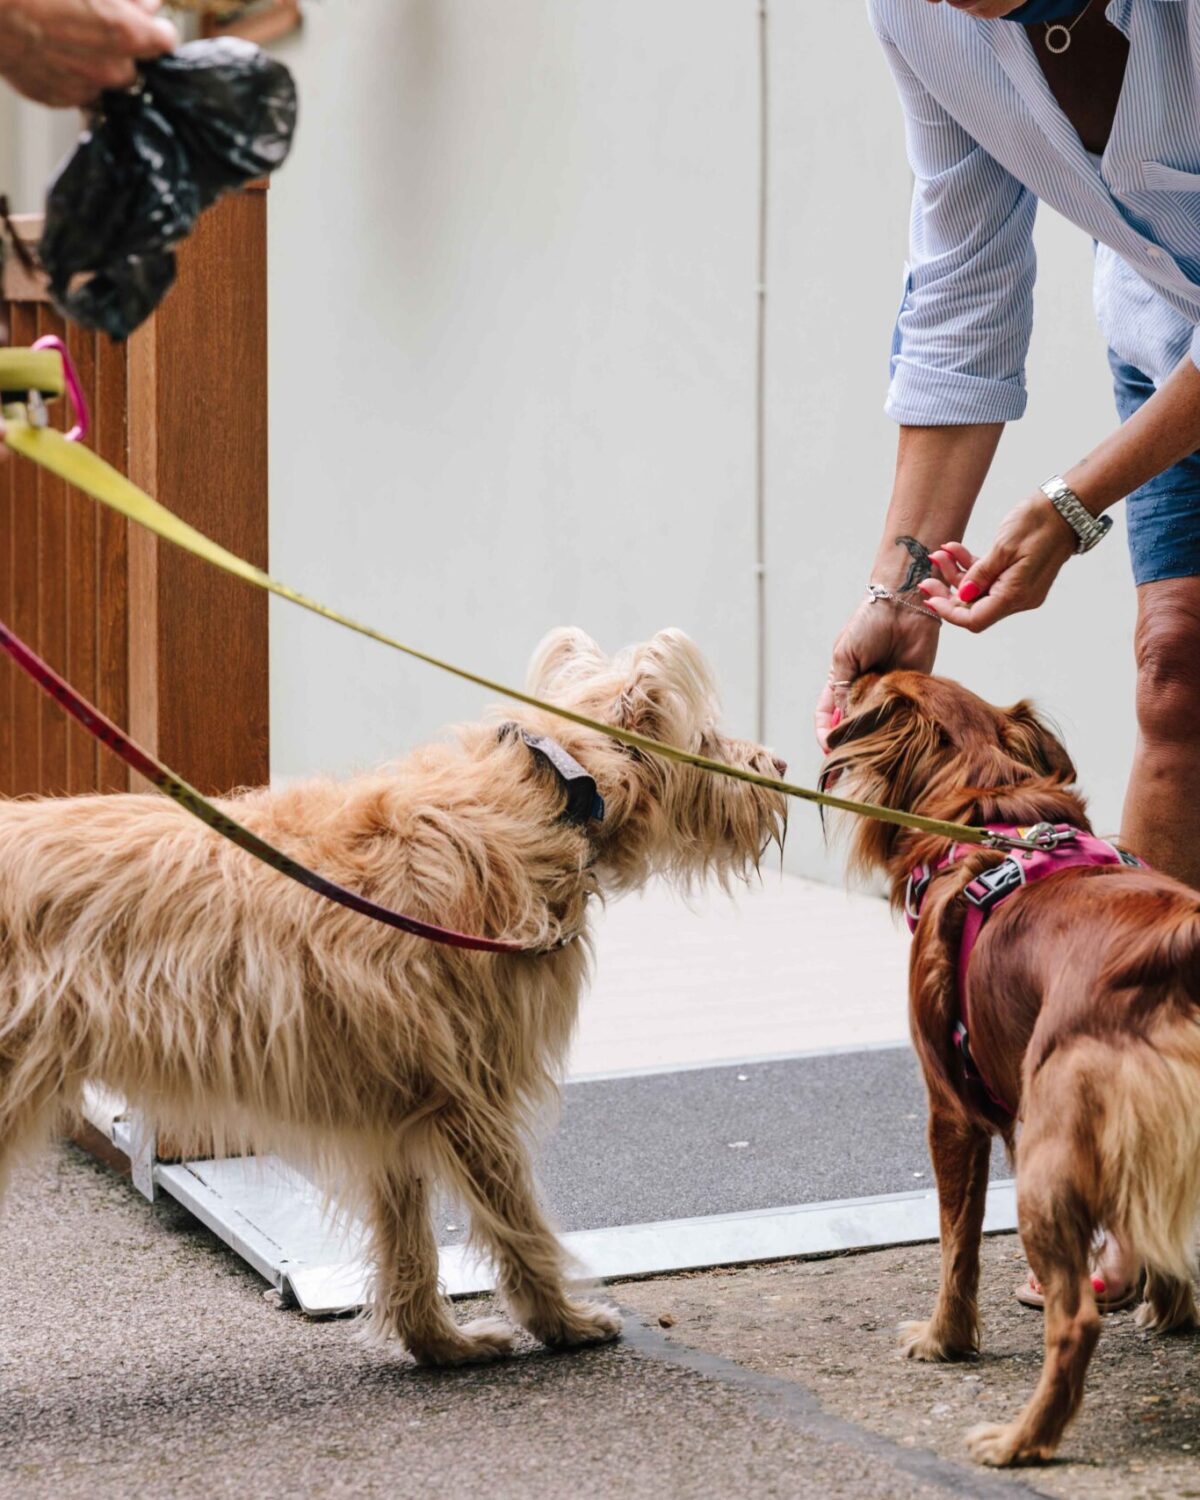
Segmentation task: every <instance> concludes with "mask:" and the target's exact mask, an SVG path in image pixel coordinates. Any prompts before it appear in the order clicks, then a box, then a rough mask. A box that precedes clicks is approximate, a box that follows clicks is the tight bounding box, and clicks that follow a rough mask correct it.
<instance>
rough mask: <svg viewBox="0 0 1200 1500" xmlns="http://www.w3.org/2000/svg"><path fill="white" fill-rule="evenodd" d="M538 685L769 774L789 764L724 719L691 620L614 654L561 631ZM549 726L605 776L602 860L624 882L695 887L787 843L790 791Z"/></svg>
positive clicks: (573, 703)
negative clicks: (688, 631) (724, 726)
mask: <svg viewBox="0 0 1200 1500" xmlns="http://www.w3.org/2000/svg"><path fill="white" fill-rule="evenodd" d="M529 688H530V691H531V692H532V693H533V694H534V695H536V696H537V697H539V698H545V699H548V700H549V701H550V702H554V703H561V704H562V705H563V706H564V707H566V708H571V709H574V710H576V712H578V713H581V714H586V715H587V717H588V718H592V719H598V720H600V721H601V722H602V723H606V724H613V725H616V726H617V727H619V728H621V729H629V730H632V731H633V732H634V733H636V734H640V735H644V736H646V738H648V739H652V740H659V741H661V742H663V743H664V744H669V745H677V746H679V747H680V748H681V749H684V750H691V751H695V752H698V753H699V754H701V755H705V756H708V757H709V758H710V759H712V760H719V761H722V762H724V763H725V764H727V765H732V766H738V767H741V768H742V769H745V770H752V771H759V772H761V773H763V774H764V775H767V776H781V775H782V774H783V772H784V771H785V770H786V769H787V767H786V765H785V764H784V762H783V761H780V760H778V759H777V758H776V757H775V756H774V755H772V754H771V752H770V751H769V750H766V749H764V748H763V747H762V746H761V745H755V744H752V743H750V742H749V741H747V740H737V739H733V738H731V737H730V736H728V735H726V734H724V733H722V731H721V730H720V729H719V728H718V724H717V721H718V718H719V713H720V707H719V704H718V701H717V693H716V687H715V684H714V682H713V678H712V673H711V672H710V670H709V667H708V664H707V663H706V662H705V660H704V658H703V657H702V656H701V654H700V652H699V650H698V649H697V647H696V645H695V644H694V642H692V641H691V640H690V639H689V638H688V637H687V636H686V635H685V634H684V633H683V631H682V630H662V631H659V633H658V634H657V635H656V636H655V637H654V639H653V640H651V641H648V642H647V643H646V644H645V645H642V646H633V647H631V648H629V649H628V650H626V651H621V652H619V653H618V654H617V655H616V656H612V657H610V656H607V655H606V654H605V653H604V652H603V651H601V649H600V648H599V646H597V645H596V643H595V641H593V640H592V639H591V638H590V637H589V636H587V635H585V634H584V633H583V631H581V630H557V631H555V632H554V633H553V634H552V635H550V636H548V637H547V638H546V639H545V640H544V641H543V642H542V644H541V646H540V647H539V648H538V651H537V654H536V655H535V657H534V660H533V663H532V665H531V667H530V671H529ZM538 728H539V729H540V730H541V731H542V732H544V733H547V734H551V735H553V736H554V737H555V738H557V739H560V740H562V741H563V743H564V744H566V745H567V746H568V747H569V748H570V749H571V750H572V753H573V754H575V755H577V757H578V759H579V760H580V761H582V763H583V764H584V765H585V766H586V767H587V769H588V770H589V771H590V772H591V773H592V775H593V776H594V777H595V778H596V781H597V783H598V785H599V787H600V790H601V792H602V793H603V795H604V798H605V801H606V804H607V812H606V815H605V820H604V823H603V824H601V825H600V827H599V828H598V829H597V831H596V838H597V849H598V859H597V869H598V872H599V873H600V874H601V875H602V876H603V877H604V878H605V884H607V885H609V886H610V887H611V888H613V889H623V888H629V887H633V886H636V885H640V884H641V883H642V882H643V881H644V880H645V879H646V878H647V877H648V876H649V875H651V874H665V875H668V876H671V877H673V878H675V879H677V880H679V881H681V882H682V883H683V884H685V885H687V884H689V883H690V882H691V881H693V880H695V879H700V878H703V877H704V876H706V875H709V874H713V875H716V876H717V877H718V878H719V879H722V880H724V879H726V878H727V877H729V876H731V875H736V876H740V877H745V876H746V875H748V874H749V873H750V872H751V871H752V870H754V869H755V868H757V866H758V863H759V861H760V859H761V858H762V855H763V852H764V850H765V849H766V846H767V845H768V844H769V843H770V842H772V841H774V842H776V843H779V844H780V845H781V846H782V842H783V836H784V831H785V828H786V822H787V808H786V801H785V799H784V797H783V796H782V795H781V794H780V793H777V792H773V791H770V790H768V789H766V788H763V787H756V786H753V785H750V784H748V783H746V782H741V781H735V780H734V779H733V778H732V777H728V776H719V775H715V774H713V773H712V772H708V771H702V770H699V769H697V768H696V767H694V766H686V765H679V764H677V763H675V762H673V761H667V760H663V759H661V758H660V757H658V756H656V755H653V754H649V753H643V752H641V751H638V750H637V749H629V748H627V747H625V746H623V745H620V744H618V743H617V742H616V741H614V740H609V739H606V738H604V737H602V736H601V735H599V734H596V733H594V732H592V731H581V730H578V729H574V728H573V727H572V726H571V725H570V724H569V723H567V722H564V721H561V720H553V719H550V718H544V719H540V720H539V722H538Z"/></svg>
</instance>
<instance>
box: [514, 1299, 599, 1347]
mask: <svg viewBox="0 0 1200 1500" xmlns="http://www.w3.org/2000/svg"><path fill="white" fill-rule="evenodd" d="M531 1332H534V1333H536V1334H537V1337H538V1338H540V1339H541V1341H542V1342H543V1343H544V1344H545V1345H547V1347H548V1348H551V1349H582V1348H583V1347H584V1346H585V1345H587V1344H607V1343H608V1342H609V1340H610V1339H615V1338H616V1337H617V1336H618V1335H619V1334H620V1332H621V1314H620V1313H619V1312H618V1311H617V1310H616V1308H615V1307H609V1306H608V1305H607V1304H606V1303H603V1302H568V1303H567V1305H566V1311H565V1315H564V1316H563V1317H562V1318H560V1319H558V1321H557V1322H555V1323H554V1324H552V1325H548V1326H547V1325H543V1326H541V1327H538V1328H536V1329H532V1330H531Z"/></svg>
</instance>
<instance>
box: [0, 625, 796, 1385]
mask: <svg viewBox="0 0 1200 1500" xmlns="http://www.w3.org/2000/svg"><path fill="white" fill-rule="evenodd" d="M531 689H532V691H533V692H534V693H535V694H537V695H538V696H541V697H546V698H551V699H553V700H556V701H557V702H559V703H561V704H563V705H565V706H567V707H570V708H573V709H575V710H577V711H579V712H581V713H583V714H586V715H588V716H589V717H592V718H595V719H600V720H602V721H604V722H607V723H613V724H617V725H621V726H623V727H625V728H627V729H632V730H637V731H638V732H640V733H642V734H644V735H648V736H650V737H651V738H655V739H661V740H666V741H669V742H672V743H675V744H678V745H682V746H685V747H687V748H690V749H693V750H700V751H704V752H705V753H707V754H709V755H711V756H715V757H716V758H718V759H721V760H724V761H727V762H730V763H732V764H734V765H736V766H740V767H743V768H747V769H751V768H753V769H758V770H763V771H766V772H768V773H772V772H776V771H778V770H779V766H780V763H779V762H776V761H774V760H773V758H772V757H771V756H770V754H769V752H767V751H766V750H763V749H761V748H760V747H759V746H757V745H752V744H748V743H746V742H744V741H740V740H734V739H730V738H728V737H726V736H724V735H722V734H721V733H720V732H719V731H718V729H717V705H716V696H715V692H714V688H713V684H712V679H711V677H710V675H709V672H708V669H707V667H706V666H705V664H704V661H703V659H702V657H701V656H700V653H699V652H698V651H697V649H696V647H695V646H694V645H693V644H692V642H691V641H689V640H688V638H687V637H686V636H685V635H683V634H682V633H681V632H680V631H663V632H662V633H661V634H659V635H657V636H655V638H654V639H653V640H652V641H650V642H649V643H648V644H646V645H644V646H639V647H636V648H634V649H633V650H630V651H626V652H624V653H622V654H621V655H619V656H616V657H609V656H606V655H605V654H604V653H603V652H602V651H601V650H600V649H599V648H598V647H597V646H596V645H595V644H594V642H592V641H590V640H589V639H588V638H587V636H585V635H583V634H582V632H580V631H569V630H566V631H559V632H557V633H556V634H555V635H553V636H551V637H550V638H549V639H548V640H547V641H546V642H545V643H544V644H543V646H542V648H541V650H540V652H539V653H538V656H537V657H536V659H535V661H534V664H533V668H532V672H531ZM514 717H516V718H519V720H520V722H521V724H522V725H524V726H525V727H526V728H527V729H528V730H530V731H532V732H534V733H536V734H539V735H549V736H552V737H555V738H557V739H558V741H559V742H560V744H561V745H562V746H563V747H564V748H565V749H566V750H567V751H568V752H569V754H570V755H571V756H573V757H574V758H575V760H576V761H577V762H579V763H580V764H581V765H582V766H583V767H584V769H585V770H586V771H587V772H589V773H590V774H591V776H592V777H593V778H594V780H595V782H596V785H597V787H598V789H599V791H600V793H601V794H602V796H603V798H604V802H605V811H604V816H603V819H602V820H600V821H597V820H595V819H594V818H593V819H592V820H590V821H589V820H588V819H587V816H586V812H591V811H593V809H594V804H593V802H592V799H591V796H590V795H589V797H588V799H587V809H586V812H585V815H584V818H583V820H582V821H581V820H580V819H579V818H568V817H567V816H565V811H566V800H567V799H566V793H565V791H564V785H563V784H561V783H560V780H559V778H558V777H557V776H556V774H555V773H554V771H553V769H552V768H551V766H550V765H549V764H547V762H546V761H545V759H544V758H542V757H540V756H537V755H535V754H534V753H532V751H531V750H530V748H529V746H528V745H527V744H526V743H525V742H524V741H523V740H522V737H521V736H520V735H519V734H517V733H515V732H510V731H507V730H501V731H498V729H497V725H496V724H495V723H494V722H493V723H491V724H478V725H472V726H470V727H468V728H465V729H462V730H460V731H459V733H458V735H457V737H456V738H455V740H454V741H453V742H451V743H443V744H437V745H433V746H430V747H428V748H425V749H422V750H418V751H416V752H415V753H414V754H413V755H411V756H410V757H409V758H408V759H407V760H405V761H403V762H401V763H400V764H398V765H396V766H393V767H391V768H388V769H385V770H383V771H379V772H375V773H372V774H369V775H364V776H360V777H358V778H356V779H354V780H351V781H348V782H344V783H338V782H333V781H314V782H308V783H304V784H302V785H297V786H291V787H287V788H284V789H282V790H277V791H273V790H270V789H264V790H262V791H254V792H247V793H245V794H243V795H241V796H239V797H237V798H235V799H231V800H230V802H229V803H228V806H229V808H230V810H231V812H232V813H233V815H234V816H235V817H237V818H238V819H240V820H241V821H243V822H244V823H246V824H248V825H249V826H250V827H251V828H253V829H254V830H255V831H257V832H259V833H261V834H262V835H264V836H265V837H266V838H267V839H269V840H271V841H272V842H274V843H275V844H276V845H277V846H278V847H280V848H282V849H284V850H286V851H288V852H289V853H291V854H293V855H295V856H297V857H298V858H299V859H301V860H303V861H306V862H307V863H309V864H311V865H313V866H315V867H316V868H317V869H318V870H320V871H322V872H323V873H325V874H328V875H329V876H331V877H332V878H333V879H334V880H337V881H338V882H340V883H342V884H344V885H347V886H349V887H351V888H352V889H354V890H356V891H360V892H362V893H363V894H365V895H368V896H370V897H371V898H372V899H374V900H375V901H377V902H380V903H382V904H384V905H387V906H390V907H392V908H395V909H399V910H401V911H404V912H408V913H409V914H411V915H413V916H417V917H422V918H424V919H425V920H427V921H434V922H439V923H443V924H447V925H449V926H452V927H456V928H458V929H460V930H465V931H469V932H476V933H485V934H490V935H492V936H495V937H505V938H509V939H514V940H516V941H518V942H520V943H522V944H525V945H528V947H529V948H530V949H531V950H537V949H543V950H549V951H542V952H536V951H531V952H529V953H520V954H500V955H494V954H482V953H472V952H463V951H461V950H458V949H454V948H448V947H439V946H436V945H434V944H432V943H429V942H427V941H424V940H423V939H420V938H415V937H411V936H409V935H407V934H405V933H402V932H398V931H396V930H395V929H394V928H391V927H386V926H383V925H381V924H379V923H377V922H373V921H370V920H368V919H367V918H365V917H361V916H358V915H355V914H353V913H351V912H349V911H347V910H345V909H344V908H342V907H339V906H334V905H331V904H330V903H328V902H325V901H322V900H320V899H319V898H318V897H316V896H314V895H313V894H312V893H311V892H310V891H307V890H304V889H302V888H301V887H300V886H298V885H296V884H293V883H292V882H291V881H289V880H286V879H284V878H283V877H282V876H280V875H279V874H277V873H276V872H275V871H274V870H271V869H268V868H267V867H266V866H265V865H262V864H259V863H257V862H256V861H255V860H253V859H251V858H250V857H248V856H247V855H246V854H244V853H243V852H242V851H241V850H239V849H236V848H234V847H233V846H232V845H231V844H228V843H225V842H223V841H222V840H221V839H220V838H219V837H217V836H216V835H215V834H214V833H212V832H211V830H209V829H208V828H206V827H204V826H202V825H201V824H200V823H198V822H196V821H194V820H193V819H192V818H190V817H188V816H187V814H186V813H184V812H183V811H182V810H181V809H180V808H178V807H176V806H175V805H174V804H173V803H171V802H168V801H166V800H165V799H164V798H161V797H155V796H111V797H80V798H62V799H42V800H31V801H16V802H0V1185H2V1182H3V1177H4V1174H5V1170H6V1168H7V1167H8V1165H9V1164H10V1162H11V1160H12V1158H13V1156H14V1154H15V1152H16V1151H17V1149H18V1148H20V1147H21V1146H23V1145H27V1144H30V1143H32V1142H34V1141H36V1140H37V1139H38V1138H39V1137H44V1136H45V1134H46V1133H47V1132H48V1131H49V1130H50V1129H51V1128H52V1127H53V1126H54V1125H55V1124H56V1123H57V1121H58V1120H59V1118H60V1117H61V1115H62V1113H63V1112H64V1111H65V1110H69V1109H70V1108H71V1107H72V1106H74V1105H76V1104H77V1102H78V1100H79V1095H80V1090H81V1089H82V1086H83V1084H84V1082H85V1081H86V1080H89V1079H94V1080H96V1081H98V1082H100V1083H103V1084H106V1085H108V1086H109V1087H110V1088H112V1089H114V1090H116V1091H118V1092H120V1093H122V1094H123V1095H124V1096H125V1097H126V1098H127V1099H128V1100H129V1101H130V1102H131V1103H132V1104H134V1105H136V1106H138V1107H139V1108H141V1109H143V1110H144V1111H146V1112H147V1114H148V1115H149V1116H150V1117H151V1119H152V1120H155V1121H157V1122H159V1123H161V1124H162V1125H163V1126H165V1127H166V1129H167V1130H168V1131H169V1133H170V1134H171V1135H172V1137H173V1138H175V1139H179V1140H184V1141H187V1140H192V1139H195V1138H196V1137H197V1136H200V1137H202V1138H203V1137H207V1138H208V1139H209V1140H211V1139H212V1138H213V1136H214V1134H215V1136H216V1137H217V1138H218V1139H219V1140H222V1141H223V1142H224V1143H225V1144H226V1145H227V1146H231V1145H253V1146H256V1147H259V1148H264V1149H274V1150H276V1151H279V1152H281V1153H282V1154H284V1155H286V1156H289V1157H291V1158H293V1159H295V1158H299V1159H300V1160H302V1161H304V1162H307V1163H309V1164H312V1165H314V1166H315V1167H316V1168H317V1169H318V1172H319V1175H320V1176H321V1178H322V1180H323V1181H324V1182H325V1183H326V1184H327V1185H328V1187H329V1191H330V1195H331V1197H334V1198H336V1200H337V1201H338V1204H339V1206H340V1207H344V1208H353V1209H357V1210H359V1211H360V1212H362V1213H363V1214H364V1215H365V1217H366V1220H367V1223H368V1226H369V1229H370V1234H371V1252H372V1257H373V1260H374V1264H375V1292H374V1301H373V1308H372V1317H373V1322H374V1326H375V1328H376V1329H377V1330H378V1331H379V1332H381V1333H387V1334H393V1335H397V1336H399V1337H400V1338H402V1339H403V1340H404V1341H405V1343H406V1344H407V1345H408V1348H409V1349H410V1351H411V1352H412V1353H413V1354H414V1355H415V1356H416V1357H417V1359H418V1360H421V1361H423V1362H426V1363H431V1364H461V1363H464V1362H467V1361H471V1360H483V1359H492V1358H495V1357H496V1356H497V1355H498V1354H502V1353H504V1352H505V1351H507V1349H508V1348H509V1347H510V1344H511V1338H512V1330H511V1328H509V1327H507V1326H506V1325H505V1324H504V1323H502V1322H500V1321H499V1320H483V1321H481V1322H477V1323H474V1324H467V1325H465V1326H461V1327H460V1326H459V1325H458V1324H457V1323H456V1322H455V1321H454V1319H453V1317H452V1316H451V1313H450V1309H449V1306H448V1305H447V1303H446V1302H445V1300H444V1299H443V1298H442V1297H441V1296H440V1295H439V1292H438V1253H437V1243H436V1240H435V1238H434V1234H433V1229H432V1226H431V1224H430V1207H429V1189H430V1184H431V1181H439V1180H440V1181H441V1182H443V1183H445V1184H447V1185H448V1186H449V1187H450V1188H452V1189H453V1190H454V1191H455V1193H456V1194H457V1195H459V1196H460V1197H461V1198H462V1199H463V1200H464V1201H465V1202H466V1203H467V1205H468V1207H469V1210H470V1213H471V1224H472V1233H473V1237H474V1239H475V1241H476V1243H477V1244H478V1245H480V1246H481V1247H482V1248H483V1249H485V1250H486V1251H487V1252H488V1254H489V1255H490V1256H491V1257H492V1259H493V1260H494V1262H495V1264H496V1267H497V1270H498V1273H499V1277H500V1289H501V1291H502V1293H503V1294H504V1297H505V1300H506V1301H507V1304H508V1307H509V1309H510V1311H511V1312H512V1314H513V1316H514V1317H515V1318H516V1319H517V1320H518V1321H519V1322H520V1323H522V1324H523V1325H524V1326H525V1327H526V1328H527V1329H528V1330H529V1331H530V1332H531V1333H532V1334H534V1336H535V1337H537V1338H539V1339H542V1340H544V1341H545V1342H546V1343H548V1344H551V1345H554V1346H557V1347H560V1348H561V1347H574V1346H577V1345H581V1344H588V1343H595V1342H597V1341H600V1340H603V1339H608V1338H612V1337H613V1336H614V1335H615V1334H616V1333H617V1331H618V1329H619V1328H620V1320H619V1319H618V1317H617V1316H616V1314H615V1312H614V1311H613V1310H612V1309H611V1308H608V1307H604V1306H601V1305H599V1304H596V1303H586V1302H580V1301H577V1300H575V1299H574V1298H572V1297H570V1296H569V1295H568V1293H567V1290H566V1287H565V1285H564V1279H563V1253H562V1249H561V1247H560V1245H559V1243H558V1240H557V1238H556V1237H555V1235H554V1233H553V1231H552V1229H551V1227H550V1226H549V1224H548V1223H547V1221H546V1218H545V1215H544V1214H543V1212H542V1210H541V1208H540V1206H539V1204H538V1200H537V1192H536V1188H535V1185H534V1181H533V1174H532V1170H531V1166H530V1160H529V1152H528V1149H527V1145H526V1141H525V1130H524V1127H525V1126H526V1125H527V1124H528V1122H529V1119H530V1116H531V1114H532V1112H533V1111H534V1110H535V1109H536V1108H537V1107H538V1105H539V1104H540V1102H541V1101H544V1100H545V1099H546V1098H547V1096H553V1094H554V1091H555V1088H556V1084H557V1080H558V1077H559V1074H560V1072H561V1069H562V1065H563V1062H564V1059H565V1054H566V1050H567V1045H568V1042H569V1040H570V1037H571V1032H572V1029H573V1027H574V1025H575V1018H576V1013H577V1009H578V1004H579V995H580V989H581V986H582V985H583V982H584V979H585V976H586V971H587V967H588V944H587V922H588V915H589V912H590V910H591V909H592V906H593V905H594V902H590V901H589V897H596V896H600V895H601V894H603V893H605V892H617V891H621V890H628V889H631V888H633V887H637V886H640V885H642V884H643V883H644V882H645V881H646V880H648V879H649V878H650V877H651V876H652V875H655V874H661V875H667V876H669V877H672V878H674V879H676V880H679V881H682V882H684V883H685V884H686V883H688V882H691V881H695V880H700V879H703V878H704V877H705V876H707V875H714V876H716V877H718V878H720V879H722V880H727V879H729V878H730V877H733V876H737V875H745V874H748V873H749V872H750V871H752V870H753V869H754V868H755V867H756V866H757V864H758V861H759V858H760V856H761V854H762V852H763V850H764V848H765V847H766V845H767V843H768V842H769V841H770V840H772V839H781V838H782V834H783V825H784V803H783V799H782V797H781V796H779V795H778V794H776V793H774V792H772V791H767V790H762V789H760V788H757V787H754V786H750V785H748V784H746V783H744V782H739V781H735V780H733V779H731V778H729V777H723V776H719V775H710V774H705V773H703V772H701V771H698V770H696V769H694V768H692V767H689V766H682V765H676V764H673V763H671V762H668V761H665V760H662V759H660V758H658V757H655V756H652V755H643V754H638V753H635V752H631V751H628V750H626V749H625V748H624V747H623V746H621V745H620V744H618V743H616V742H614V741H613V740H611V739H609V738H606V737H605V736H603V735H601V734H599V733H596V732H593V731H589V730H585V729H581V728H579V727H577V726H574V725H571V724H569V723H566V722H564V721H562V720H559V719H556V718H552V717H551V716H549V715H547V714H542V713H538V712H535V711H532V710H529V709H524V710H521V711H520V712H519V714H517V715H515V716H514Z"/></svg>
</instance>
